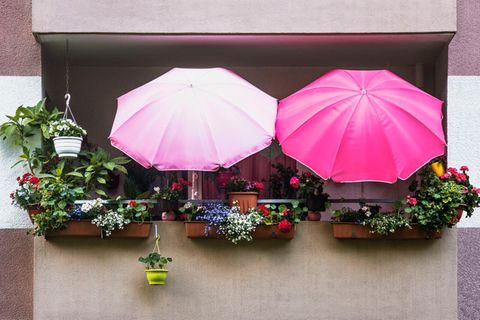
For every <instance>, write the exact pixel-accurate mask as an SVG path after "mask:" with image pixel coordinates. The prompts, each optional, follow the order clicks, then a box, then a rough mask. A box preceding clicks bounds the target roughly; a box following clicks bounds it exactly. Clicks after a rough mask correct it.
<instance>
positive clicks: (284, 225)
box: [278, 220, 293, 232]
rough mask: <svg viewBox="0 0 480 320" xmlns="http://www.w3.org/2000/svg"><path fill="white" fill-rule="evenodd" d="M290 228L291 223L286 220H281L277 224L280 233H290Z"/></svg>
mask: <svg viewBox="0 0 480 320" xmlns="http://www.w3.org/2000/svg"><path fill="white" fill-rule="evenodd" d="M292 227H293V225H292V223H291V222H290V221H288V220H282V221H280V223H279V224H278V230H280V231H281V232H290V231H291V230H292Z"/></svg>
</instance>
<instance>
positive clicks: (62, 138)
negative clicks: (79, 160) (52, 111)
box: [48, 118, 87, 158]
mask: <svg viewBox="0 0 480 320" xmlns="http://www.w3.org/2000/svg"><path fill="white" fill-rule="evenodd" d="M48 132H49V134H50V136H51V137H53V143H54V144H55V150H56V151H57V154H58V156H59V157H71V158H76V157H77V155H78V153H79V152H80V149H81V147H82V141H83V137H84V136H85V135H86V134H87V131H85V130H84V129H83V128H82V127H80V126H79V125H78V124H76V123H75V122H74V121H73V120H71V119H65V118H64V119H61V120H57V121H53V122H51V123H50V127H49V129H48Z"/></svg>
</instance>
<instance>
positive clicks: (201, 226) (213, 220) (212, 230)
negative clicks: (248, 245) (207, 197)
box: [181, 202, 230, 238]
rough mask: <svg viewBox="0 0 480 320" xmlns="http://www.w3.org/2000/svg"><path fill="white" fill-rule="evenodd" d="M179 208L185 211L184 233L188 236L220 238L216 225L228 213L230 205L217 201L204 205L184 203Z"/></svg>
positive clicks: (221, 221)
mask: <svg viewBox="0 0 480 320" xmlns="http://www.w3.org/2000/svg"><path fill="white" fill-rule="evenodd" d="M181 210H182V211H184V212H186V213H187V216H186V221H185V233H186V235H187V237H189V238H221V237H222V235H221V233H220V232H219V231H218V226H219V225H220V224H221V223H223V222H224V221H225V219H226V218H227V216H228V215H229V214H230V207H227V206H225V205H224V204H222V203H218V202H209V203H206V204H205V205H204V206H196V205H194V204H192V203H190V204H189V203H186V204H185V205H184V206H183V208H182V209H181Z"/></svg>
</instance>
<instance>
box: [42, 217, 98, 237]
mask: <svg viewBox="0 0 480 320" xmlns="http://www.w3.org/2000/svg"><path fill="white" fill-rule="evenodd" d="M66 225H67V227H66V228H65V229H59V230H52V231H47V232H46V233H45V238H62V237H98V238H100V237H101V229H100V228H98V227H97V226H96V225H94V224H92V222H91V220H72V221H69V222H67V223H66Z"/></svg>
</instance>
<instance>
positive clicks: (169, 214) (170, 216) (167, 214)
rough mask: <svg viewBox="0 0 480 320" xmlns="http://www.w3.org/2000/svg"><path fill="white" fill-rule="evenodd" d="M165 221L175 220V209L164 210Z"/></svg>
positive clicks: (163, 218)
mask: <svg viewBox="0 0 480 320" xmlns="http://www.w3.org/2000/svg"><path fill="white" fill-rule="evenodd" d="M162 220H163V221H175V212H173V211H168V212H167V211H164V212H162Z"/></svg>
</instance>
